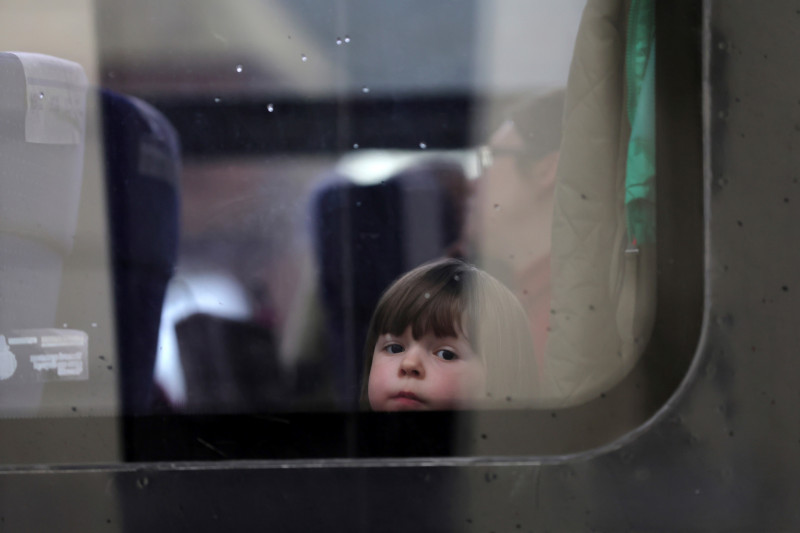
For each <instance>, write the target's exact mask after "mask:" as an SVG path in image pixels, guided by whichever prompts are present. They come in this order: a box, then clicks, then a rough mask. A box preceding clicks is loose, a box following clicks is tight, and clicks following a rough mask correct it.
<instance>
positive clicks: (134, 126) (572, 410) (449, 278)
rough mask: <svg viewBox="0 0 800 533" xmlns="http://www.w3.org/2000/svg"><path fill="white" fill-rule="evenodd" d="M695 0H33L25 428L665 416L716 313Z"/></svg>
mask: <svg viewBox="0 0 800 533" xmlns="http://www.w3.org/2000/svg"><path fill="white" fill-rule="evenodd" d="M670 9H671V11H669V12H667V11H666V8H665V7H663V4H661V5H657V3H656V2H655V1H653V0H630V1H626V2H599V1H595V0H588V1H587V0H569V1H563V0H562V1H557V2H556V1H535V2H532V1H526V2H522V1H514V2H491V1H489V0H468V1H466V2H451V1H445V0H437V1H433V2H431V1H429V0H414V1H411V2H404V3H402V4H398V3H391V2H381V3H376V2H369V1H366V0H340V1H337V2H321V1H317V0H302V1H298V0H292V1H289V0H248V1H243V2H235V3H227V4H222V3H219V2H212V1H206V0H203V1H191V2H189V1H188V0H170V1H163V0H159V1H154V0H147V1H145V2H138V3H137V4H136V5H135V6H133V5H132V4H130V3H129V2H122V1H117V0H101V1H97V2H94V3H92V2H88V1H87V2H79V3H78V7H72V8H70V9H69V10H68V11H64V10H62V9H61V8H58V7H56V6H55V5H54V4H52V3H49V2H40V1H29V0H28V1H25V2H23V1H22V0H13V1H11V2H7V3H6V5H4V7H3V8H2V11H3V17H2V19H1V20H2V21H0V29H2V31H1V32H0V157H2V159H3V164H2V168H0V190H2V191H3V192H2V194H0V264H2V268H0V426H2V427H3V428H4V429H3V430H2V431H3V435H4V439H2V440H3V441H4V443H3V444H0V449H2V450H3V452H2V454H0V456H2V457H6V458H10V459H6V460H7V461H10V462H31V463H36V462H108V461H149V460H184V459H185V460H195V459H223V458H224V459H238V458H262V459H263V458H301V457H306V458H307V457H364V456H369V457H375V456H415V455H416V456H420V455H422V456H442V455H546V454H565V453H573V452H579V451H582V450H587V449H591V448H593V447H596V446H599V445H601V444H605V443H608V442H611V441H612V440H614V439H615V438H618V437H619V436H621V435H623V434H624V433H626V432H628V431H631V430H633V429H634V428H636V427H638V426H640V425H641V424H643V423H644V422H645V421H646V420H647V419H648V418H649V417H650V416H652V414H653V413H655V411H656V410H657V409H658V408H659V407H660V406H661V405H663V403H664V402H665V401H666V400H667V399H668V397H669V396H670V395H671V394H672V392H673V391H674V390H675V388H676V386H677V384H678V383H679V382H680V380H681V379H682V378H683V376H684V375H685V372H686V370H687V368H688V365H689V363H690V360H691V357H692V354H693V351H694V344H695V343H696V342H697V338H698V335H699V328H700V322H701V313H702V277H701V274H702V268H701V264H700V261H701V259H702V250H703V246H702V242H703V237H702V232H703V227H702V188H701V179H700V177H701V164H700V160H701V159H700V149H699V146H700V133H699V132H700V118H699V116H700V114H699V95H700V89H699V87H700V82H699V70H700V69H699V64H698V62H697V61H698V60H697V57H699V56H698V53H697V50H698V49H699V44H698V43H699V37H698V35H699V27H698V26H699V14H698V13H697V9H696V7H694V5H693V4H691V3H687V5H686V6H683V7H679V8H675V9H673V8H672V7H670ZM26 20H37V21H40V22H41V23H42V24H47V25H48V27H52V28H54V30H53V31H52V32H34V33H35V34H31V33H30V32H27V31H26V30H24V28H27V27H28V26H27V24H25V23H24V21H26ZM75 35H81V36H82V37H81V39H76V38H74V36H75ZM656 42H658V43H659V49H658V61H656ZM665 110H668V112H665ZM656 191H658V200H657V202H656ZM656 207H657V208H656ZM384 411H408V412H404V413H393V412H384ZM422 411H431V412H422ZM6 435H10V437H8V438H6V437H5V436H6ZM63 435H69V437H68V438H67V437H63ZM65 442H67V443H68V444H64V443H65ZM26 443H27V444H26ZM31 443H35V444H34V445H31ZM56 443H58V444H56Z"/></svg>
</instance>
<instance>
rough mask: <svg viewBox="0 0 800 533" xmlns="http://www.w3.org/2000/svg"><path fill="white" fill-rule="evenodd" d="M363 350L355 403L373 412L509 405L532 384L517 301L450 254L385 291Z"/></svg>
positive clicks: (532, 367)
mask: <svg viewBox="0 0 800 533" xmlns="http://www.w3.org/2000/svg"><path fill="white" fill-rule="evenodd" d="M365 355H366V357H365V359H366V364H365V379H364V383H363V387H362V401H364V402H366V401H368V402H369V406H370V407H371V408H372V409H373V410H375V411H399V410H429V409H464V408H472V407H476V406H485V405H487V404H490V403H494V405H495V406H498V407H510V406H511V405H513V403H512V402H517V401H519V400H521V399H524V398H526V397H531V396H533V393H534V390H535V387H536V362H535V360H534V357H533V344H532V341H531V336H530V330H529V327H528V319H527V317H526V315H525V311H524V310H523V309H522V306H521V305H520V303H519V301H518V300H517V299H516V298H515V297H514V295H513V294H512V293H511V291H509V290H508V289H507V288H506V287H505V286H504V285H503V284H502V283H500V282H499V281H497V280H496V279H495V278H493V277H492V276H490V275H489V274H487V273H486V272H484V271H482V270H479V269H477V268H475V267H474V266H472V265H469V264H467V263H464V262H462V261H459V260H456V259H444V260H440V261H436V262H433V263H429V264H426V265H423V266H420V267H418V268H416V269H414V270H412V271H411V272H409V273H407V274H405V275H404V276H402V277H401V278H399V279H398V280H397V281H395V282H394V283H393V284H392V285H391V286H390V287H389V289H387V290H386V292H385V293H384V294H383V296H382V297H381V299H380V301H379V302H378V306H377V308H376V310H375V313H374V314H373V316H372V322H371V324H370V327H369V330H368V332H367V341H366V346H365Z"/></svg>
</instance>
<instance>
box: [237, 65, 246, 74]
mask: <svg viewBox="0 0 800 533" xmlns="http://www.w3.org/2000/svg"><path fill="white" fill-rule="evenodd" d="M243 70H244V68H243V67H242V65H236V72H238V73H240V74H241V72H242V71H243Z"/></svg>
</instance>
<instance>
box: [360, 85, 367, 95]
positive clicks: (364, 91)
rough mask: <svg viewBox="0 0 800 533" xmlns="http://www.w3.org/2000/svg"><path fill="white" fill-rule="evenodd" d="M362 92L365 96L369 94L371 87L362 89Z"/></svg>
mask: <svg viewBox="0 0 800 533" xmlns="http://www.w3.org/2000/svg"><path fill="white" fill-rule="evenodd" d="M361 92H362V93H364V94H367V93H368V92H369V87H367V86H364V87H362V88H361Z"/></svg>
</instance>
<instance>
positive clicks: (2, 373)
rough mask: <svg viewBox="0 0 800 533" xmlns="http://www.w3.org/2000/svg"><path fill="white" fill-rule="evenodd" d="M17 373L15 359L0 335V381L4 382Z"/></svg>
mask: <svg viewBox="0 0 800 533" xmlns="http://www.w3.org/2000/svg"><path fill="white" fill-rule="evenodd" d="M16 371H17V358H16V357H15V356H14V353H13V352H12V351H11V347H10V346H9V345H8V344H6V338H5V337H4V336H3V335H0V381H3V380H6V379H8V378H10V377H11V376H13V375H14V372H16Z"/></svg>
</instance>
